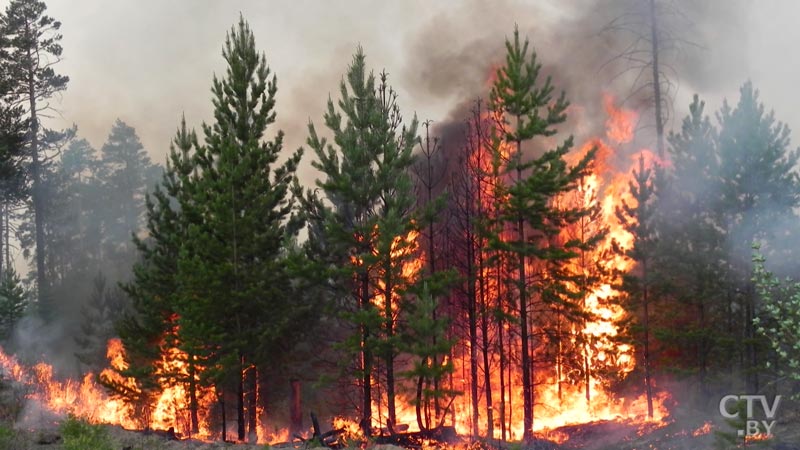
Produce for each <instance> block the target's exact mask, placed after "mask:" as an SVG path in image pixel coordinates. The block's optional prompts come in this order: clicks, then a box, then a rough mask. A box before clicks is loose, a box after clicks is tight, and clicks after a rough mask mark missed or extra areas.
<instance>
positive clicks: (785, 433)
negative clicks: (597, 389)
mask: <svg viewBox="0 0 800 450" xmlns="http://www.w3.org/2000/svg"><path fill="white" fill-rule="evenodd" d="M702 424H703V423H702V422H700V424H699V425H700V426H702ZM700 426H698V422H697V421H696V420H694V421H691V423H689V422H685V423H681V421H680V420H672V421H671V422H670V423H669V424H668V425H666V426H661V427H656V426H654V425H642V424H635V423H626V422H619V421H600V422H593V423H589V424H582V425H571V426H566V427H562V428H559V429H557V430H554V431H552V432H551V433H550V434H549V436H541V438H540V439H537V440H536V441H535V442H534V443H532V444H529V445H522V444H520V443H500V442H482V443H477V442H476V443H466V442H465V444H462V445H455V446H448V447H450V448H453V447H456V448H459V447H460V448H462V449H464V450H481V449H482V450H703V449H715V448H752V449H767V450H800V414H794V415H792V416H790V417H784V418H783V419H781V420H779V421H778V424H777V425H776V428H775V430H774V436H775V438H774V439H773V440H771V441H767V442H749V443H747V446H746V447H742V446H741V445H739V446H738V447H733V446H730V445H729V446H727V447H718V446H717V445H718V442H717V441H718V440H719V437H717V436H716V433H717V432H721V431H724V432H727V433H728V434H729V435H730V434H731V433H735V431H733V430H732V429H731V428H727V425H725V424H722V423H718V424H714V426H715V429H714V430H711V431H710V432H705V433H704V432H702V430H699V428H700ZM107 430H108V433H109V435H110V437H111V439H112V441H113V447H112V449H113V450H222V449H227V450H265V449H267V448H270V447H268V446H265V445H248V444H233V443H222V442H202V441H195V440H179V441H177V440H173V439H169V438H168V437H165V436H164V435H163V434H162V435H159V434H152V433H144V432H141V431H129V430H124V429H122V428H120V427H118V426H107ZM556 441H561V443H557V442H556ZM738 443H739V444H741V440H739V441H738ZM366 447H367V448H369V449H370V450H403V449H402V448H401V447H397V446H394V445H374V444H373V445H367V446H366ZM434 447H436V446H435V445H430V446H428V445H425V446H423V450H433V448H434ZM442 447H446V446H442ZM271 448H273V449H275V450H278V449H292V448H299V449H303V450H329V449H326V448H315V449H312V448H311V447H306V446H303V444H295V445H291V444H278V445H275V446H273V447H271ZM0 450H64V446H63V444H62V443H61V441H60V436H59V435H58V431H57V429H51V430H35V431H26V430H17V431H16V434H15V435H14V436H13V438H12V439H11V440H9V441H7V442H6V443H5V444H4V445H2V444H0ZM85 450H93V449H85ZM415 450H416V449H415Z"/></svg>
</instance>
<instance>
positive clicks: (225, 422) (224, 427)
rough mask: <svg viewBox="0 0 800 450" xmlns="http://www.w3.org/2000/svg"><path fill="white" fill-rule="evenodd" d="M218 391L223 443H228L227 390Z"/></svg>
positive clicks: (220, 389)
mask: <svg viewBox="0 0 800 450" xmlns="http://www.w3.org/2000/svg"><path fill="white" fill-rule="evenodd" d="M217 391H218V392H219V410H220V416H222V417H221V420H222V442H226V441H227V440H228V414H227V411H225V389H222V388H219V387H218V388H217Z"/></svg>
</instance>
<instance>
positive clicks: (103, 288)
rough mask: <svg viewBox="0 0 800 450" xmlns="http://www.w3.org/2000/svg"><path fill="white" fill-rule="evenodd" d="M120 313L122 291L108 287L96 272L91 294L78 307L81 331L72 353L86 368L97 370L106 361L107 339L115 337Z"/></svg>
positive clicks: (122, 308) (76, 337)
mask: <svg viewBox="0 0 800 450" xmlns="http://www.w3.org/2000/svg"><path fill="white" fill-rule="evenodd" d="M123 312H124V303H123V298H122V291H121V290H120V289H119V288H118V287H117V286H113V285H111V286H109V284H108V280H107V279H106V277H105V276H103V273H102V272H98V274H97V276H96V277H95V279H94V289H93V290H92V293H91V297H90V298H89V301H88V302H87V303H86V304H85V305H84V306H83V308H81V315H82V316H83V321H82V323H81V330H80V331H81V333H80V334H79V335H78V336H75V343H77V344H78V352H77V353H76V354H75V356H76V357H77V358H78V360H79V361H80V362H81V363H82V364H83V365H84V366H85V368H86V369H87V371H99V370H100V369H102V368H104V367H105V366H106V365H107V364H108V360H107V359H106V347H107V344H108V340H109V339H111V338H112V337H115V336H116V333H115V330H114V324H115V323H117V321H118V320H119V319H120V318H122V314H123Z"/></svg>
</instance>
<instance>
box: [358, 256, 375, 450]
mask: <svg viewBox="0 0 800 450" xmlns="http://www.w3.org/2000/svg"><path fill="white" fill-rule="evenodd" d="M358 276H359V281H360V292H359V308H360V309H361V310H362V311H366V310H367V309H368V308H369V307H370V302H369V274H368V273H367V271H366V268H364V270H363V272H362V273H360V274H359V275H358ZM369 338H370V332H369V327H368V326H367V325H366V324H362V325H361V369H362V380H361V383H362V387H361V388H362V401H363V403H362V405H361V408H362V409H361V431H363V432H364V436H367V437H369V436H371V435H372V352H371V351H370V348H369Z"/></svg>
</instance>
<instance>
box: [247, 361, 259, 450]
mask: <svg viewBox="0 0 800 450" xmlns="http://www.w3.org/2000/svg"><path fill="white" fill-rule="evenodd" d="M245 373H246V374H247V442H249V443H251V444H255V443H256V442H257V441H258V396H259V392H258V379H259V376H258V375H259V374H258V369H256V367H255V366H250V367H249V368H248V369H247V371H246V372H245Z"/></svg>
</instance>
